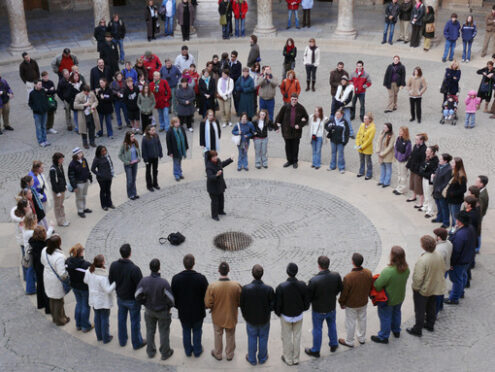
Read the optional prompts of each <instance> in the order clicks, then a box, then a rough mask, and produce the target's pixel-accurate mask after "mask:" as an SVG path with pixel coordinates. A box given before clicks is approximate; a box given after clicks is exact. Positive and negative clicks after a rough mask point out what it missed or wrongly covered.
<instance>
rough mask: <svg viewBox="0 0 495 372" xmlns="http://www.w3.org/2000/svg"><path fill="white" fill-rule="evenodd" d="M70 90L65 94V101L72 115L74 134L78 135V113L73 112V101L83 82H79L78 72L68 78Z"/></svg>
mask: <svg viewBox="0 0 495 372" xmlns="http://www.w3.org/2000/svg"><path fill="white" fill-rule="evenodd" d="M69 83H70V90H69V92H68V93H67V101H68V102H69V105H70V107H71V110H72V115H73V117H74V132H75V133H79V113H78V112H77V110H74V100H75V98H76V96H77V95H78V94H79V93H81V91H82V87H83V86H84V82H83V81H82V80H81V76H80V75H79V73H78V72H73V73H71V74H70V77H69Z"/></svg>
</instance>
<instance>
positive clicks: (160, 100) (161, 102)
mask: <svg viewBox="0 0 495 372" xmlns="http://www.w3.org/2000/svg"><path fill="white" fill-rule="evenodd" d="M150 91H151V92H153V95H154V96H155V102H156V104H155V108H157V109H162V108H165V107H170V98H172V91H171V90H170V87H169V86H168V83H167V80H163V79H160V83H159V84H158V91H157V89H156V84H155V82H154V81H152V82H151V83H150Z"/></svg>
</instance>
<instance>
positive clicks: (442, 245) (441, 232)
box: [433, 227, 452, 314]
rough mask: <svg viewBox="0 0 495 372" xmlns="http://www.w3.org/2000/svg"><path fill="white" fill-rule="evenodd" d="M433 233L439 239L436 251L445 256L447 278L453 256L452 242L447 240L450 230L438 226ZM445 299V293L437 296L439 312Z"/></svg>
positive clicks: (445, 276)
mask: <svg viewBox="0 0 495 372" xmlns="http://www.w3.org/2000/svg"><path fill="white" fill-rule="evenodd" d="M433 234H435V239H436V241H437V246H436V248H435V252H436V253H438V254H439V255H440V256H442V258H443V263H444V265H445V267H444V269H445V275H444V278H447V274H448V272H449V270H450V258H451V257H452V243H451V242H450V241H449V240H447V238H448V236H449V232H448V231H447V229H444V228H442V227H438V228H436V229H435V230H433ZM443 299H444V294H443V293H442V294H441V295H438V296H437V299H436V313H437V314H438V313H439V312H440V311H442V310H443Z"/></svg>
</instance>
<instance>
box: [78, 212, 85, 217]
mask: <svg viewBox="0 0 495 372" xmlns="http://www.w3.org/2000/svg"><path fill="white" fill-rule="evenodd" d="M77 215H78V216H79V217H81V218H86V215H85V214H84V212H77Z"/></svg>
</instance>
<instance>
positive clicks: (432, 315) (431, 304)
mask: <svg viewBox="0 0 495 372" xmlns="http://www.w3.org/2000/svg"><path fill="white" fill-rule="evenodd" d="M413 300H414V312H415V314H416V324H415V325H414V327H413V329H414V331H416V332H418V333H422V332H423V327H424V326H425V316H426V327H428V328H433V327H434V325H435V320H436V308H437V305H436V301H437V299H436V296H428V297H425V296H422V295H421V294H420V293H419V292H418V291H414V293H413Z"/></svg>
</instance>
